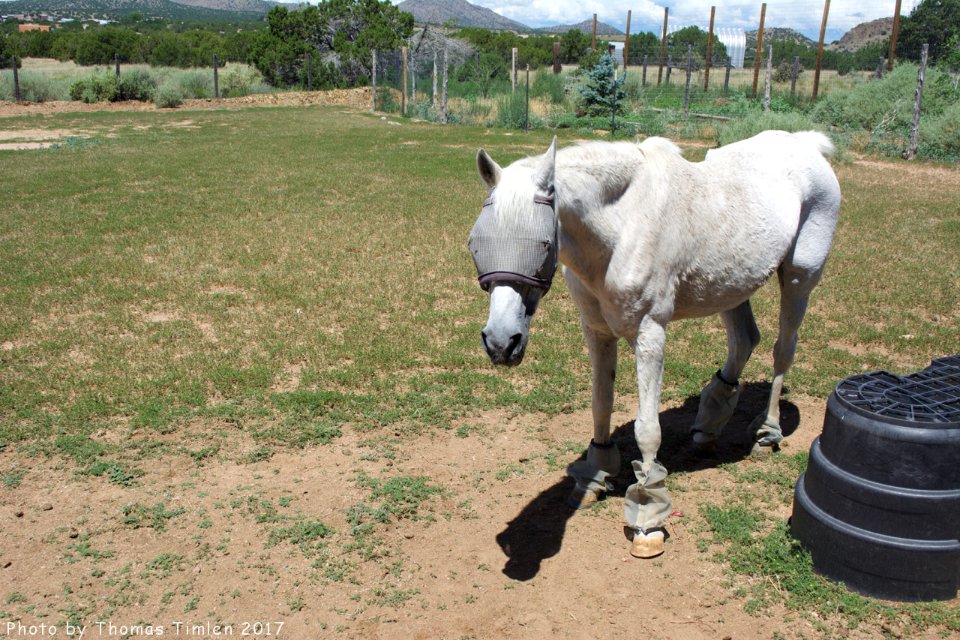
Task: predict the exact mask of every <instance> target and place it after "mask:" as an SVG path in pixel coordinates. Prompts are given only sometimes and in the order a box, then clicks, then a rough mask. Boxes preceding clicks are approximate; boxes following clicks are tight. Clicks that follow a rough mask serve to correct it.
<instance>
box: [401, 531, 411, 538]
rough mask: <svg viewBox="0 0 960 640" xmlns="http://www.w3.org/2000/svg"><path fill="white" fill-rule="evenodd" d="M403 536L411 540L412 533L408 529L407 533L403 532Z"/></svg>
mask: <svg viewBox="0 0 960 640" xmlns="http://www.w3.org/2000/svg"><path fill="white" fill-rule="evenodd" d="M403 537H404V538H406V539H407V540H413V533H411V532H409V531H408V532H407V533H405V534H403Z"/></svg>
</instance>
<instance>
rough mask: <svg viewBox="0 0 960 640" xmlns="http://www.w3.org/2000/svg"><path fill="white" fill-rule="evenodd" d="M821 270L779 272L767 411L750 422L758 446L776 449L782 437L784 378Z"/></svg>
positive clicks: (790, 267)
mask: <svg viewBox="0 0 960 640" xmlns="http://www.w3.org/2000/svg"><path fill="white" fill-rule="evenodd" d="M821 269H822V267H821ZM821 269H817V270H816V271H813V272H810V271H807V270H805V269H802V268H797V267H796V266H787V265H785V266H781V268H780V270H779V271H778V272H777V275H778V276H779V277H780V332H779V334H778V336H777V342H776V344H775V345H774V347H773V381H772V383H771V384H770V398H769V400H768V403H767V410H766V412H764V413H762V414H760V415H759V416H757V417H756V419H754V421H753V423H751V425H750V433H751V434H752V436H753V439H754V442H755V444H756V445H757V446H758V447H769V448H770V449H772V450H774V451H776V450H778V449H779V448H780V446H779V445H780V442H781V441H782V440H783V430H782V429H781V428H780V396H781V395H782V393H783V378H784V376H785V375H786V374H787V371H788V370H789V369H790V365H792V364H793V356H794V354H795V352H796V348H797V330H798V329H799V328H800V324H801V323H802V322H803V317H804V315H805V314H806V312H807V301H808V300H809V298H810V292H811V291H812V290H813V288H814V287H815V286H816V284H817V282H819V280H820V274H821V272H822V271H821Z"/></svg>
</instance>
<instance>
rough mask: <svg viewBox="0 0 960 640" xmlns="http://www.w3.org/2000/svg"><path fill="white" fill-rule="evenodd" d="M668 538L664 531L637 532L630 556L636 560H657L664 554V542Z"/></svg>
mask: <svg viewBox="0 0 960 640" xmlns="http://www.w3.org/2000/svg"><path fill="white" fill-rule="evenodd" d="M665 538H666V536H665V535H664V532H663V529H653V530H651V531H647V532H646V533H644V532H643V531H637V532H636V533H635V534H634V536H633V546H631V547H630V555H632V556H633V557H634V558H643V559H645V560H646V559H649V558H656V557H657V556H659V555H661V554H662V553H663V541H664V539H665Z"/></svg>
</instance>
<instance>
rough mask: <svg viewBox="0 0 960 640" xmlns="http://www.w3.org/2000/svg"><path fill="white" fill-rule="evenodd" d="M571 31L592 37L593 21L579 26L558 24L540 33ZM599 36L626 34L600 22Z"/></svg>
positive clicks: (581, 23)
mask: <svg viewBox="0 0 960 640" xmlns="http://www.w3.org/2000/svg"><path fill="white" fill-rule="evenodd" d="M571 29H577V30H579V31H582V32H583V33H585V34H587V35H592V34H593V20H584V21H583V22H580V23H578V24H558V25H557V26H555V27H544V28H543V29H540V31H544V32H546V33H566V32H567V31H570V30H571ZM597 35H598V36H622V35H624V33H623V31H620V29H617V28H616V27H612V26H610V25H609V24H607V23H605V22H600V21H599V20H598V21H597Z"/></svg>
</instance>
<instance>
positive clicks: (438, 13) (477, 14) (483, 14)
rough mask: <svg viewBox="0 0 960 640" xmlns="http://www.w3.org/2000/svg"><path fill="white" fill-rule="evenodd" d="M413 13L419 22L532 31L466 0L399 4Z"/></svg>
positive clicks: (523, 25) (438, 0)
mask: <svg viewBox="0 0 960 640" xmlns="http://www.w3.org/2000/svg"><path fill="white" fill-rule="evenodd" d="M397 8H398V9H400V10H401V11H406V12H408V13H412V14H413V19H414V22H416V23H417V24H437V25H443V24H448V23H449V24H452V25H456V26H458V27H478V28H481V29H493V30H495V31H532V29H531V28H530V27H528V26H527V25H525V24H521V23H519V22H516V21H515V20H510V19H509V18H504V17H503V16H502V15H500V14H499V13H496V12H494V11H491V10H490V9H486V8H484V7H478V6H476V5H473V4H470V3H469V2H467V1H466V0H405V2H401V3H400V4H398V5H397Z"/></svg>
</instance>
